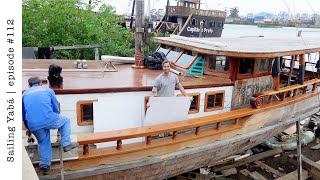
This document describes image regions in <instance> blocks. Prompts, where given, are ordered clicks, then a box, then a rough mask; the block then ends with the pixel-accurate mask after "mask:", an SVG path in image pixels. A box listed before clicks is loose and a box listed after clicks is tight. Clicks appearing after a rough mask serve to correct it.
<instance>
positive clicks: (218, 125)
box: [216, 122, 220, 130]
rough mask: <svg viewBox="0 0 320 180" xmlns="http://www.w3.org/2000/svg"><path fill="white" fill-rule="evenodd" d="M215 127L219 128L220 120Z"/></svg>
mask: <svg viewBox="0 0 320 180" xmlns="http://www.w3.org/2000/svg"><path fill="white" fill-rule="evenodd" d="M216 129H217V130H219V129H220V122H218V123H217V126H216Z"/></svg>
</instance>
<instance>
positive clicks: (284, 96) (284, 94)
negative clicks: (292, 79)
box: [281, 92, 287, 101]
mask: <svg viewBox="0 0 320 180" xmlns="http://www.w3.org/2000/svg"><path fill="white" fill-rule="evenodd" d="M286 94H287V92H283V93H282V94H281V101H283V100H284V99H285V98H286Z"/></svg>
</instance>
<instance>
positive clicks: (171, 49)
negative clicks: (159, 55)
mask: <svg viewBox="0 0 320 180" xmlns="http://www.w3.org/2000/svg"><path fill="white" fill-rule="evenodd" d="M171 51H175V50H174V47H171V48H170V49H169V51H168V53H167V54H166V58H167V55H168V54H169V53H170V52H171ZM184 51H185V50H184V49H182V48H181V51H180V52H179V55H178V56H177V58H176V59H175V60H173V61H170V60H168V58H167V60H168V61H169V62H171V63H176V62H177V60H178V59H179V58H180V57H181V56H182V54H183V53H184ZM175 52H178V51H175Z"/></svg>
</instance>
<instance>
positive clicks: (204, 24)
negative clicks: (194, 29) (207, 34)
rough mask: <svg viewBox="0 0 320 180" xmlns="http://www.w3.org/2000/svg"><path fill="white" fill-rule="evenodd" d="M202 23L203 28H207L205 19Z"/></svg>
mask: <svg viewBox="0 0 320 180" xmlns="http://www.w3.org/2000/svg"><path fill="white" fill-rule="evenodd" d="M201 22H202V27H205V26H206V21H205V20H204V19H203V20H202V21H201Z"/></svg>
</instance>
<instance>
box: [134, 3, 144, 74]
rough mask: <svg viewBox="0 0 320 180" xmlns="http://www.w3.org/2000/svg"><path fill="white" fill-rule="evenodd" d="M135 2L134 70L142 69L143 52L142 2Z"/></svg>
mask: <svg viewBox="0 0 320 180" xmlns="http://www.w3.org/2000/svg"><path fill="white" fill-rule="evenodd" d="M135 1H136V3H137V4H136V20H135V55H134V58H135V59H134V63H135V64H134V65H133V67H134V68H143V67H144V61H143V60H144V51H143V37H144V0H135Z"/></svg>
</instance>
